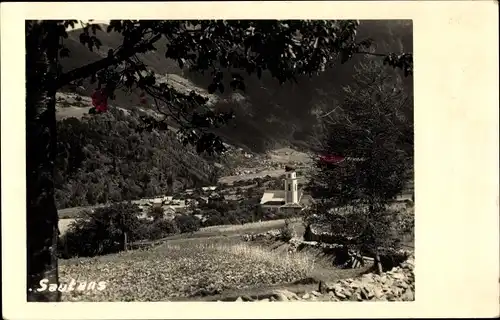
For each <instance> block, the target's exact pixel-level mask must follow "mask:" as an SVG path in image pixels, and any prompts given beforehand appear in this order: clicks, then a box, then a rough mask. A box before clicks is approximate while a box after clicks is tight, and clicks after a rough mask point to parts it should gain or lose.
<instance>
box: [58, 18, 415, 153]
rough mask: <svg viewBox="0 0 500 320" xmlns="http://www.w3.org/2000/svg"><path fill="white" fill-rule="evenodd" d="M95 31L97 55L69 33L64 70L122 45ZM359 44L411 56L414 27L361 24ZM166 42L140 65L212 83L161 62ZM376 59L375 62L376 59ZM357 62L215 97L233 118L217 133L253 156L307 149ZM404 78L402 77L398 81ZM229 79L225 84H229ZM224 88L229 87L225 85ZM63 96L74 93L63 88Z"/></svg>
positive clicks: (251, 83)
mask: <svg viewBox="0 0 500 320" xmlns="http://www.w3.org/2000/svg"><path fill="white" fill-rule="evenodd" d="M105 29H106V27H105V26H103V31H101V32H99V31H98V34H97V36H98V38H99V39H100V40H101V42H102V47H101V48H100V49H99V50H98V51H97V52H90V51H89V50H88V49H87V48H86V47H84V46H83V45H81V44H80V42H79V31H78V30H76V31H73V32H71V33H70V35H69V38H68V39H66V40H65V45H66V46H67V47H68V48H69V50H70V57H69V58H66V59H63V60H62V61H61V62H62V65H63V69H66V70H70V69H73V68H75V67H79V66H82V65H84V64H87V63H89V62H92V61H95V60H98V59H100V58H102V57H103V56H106V54H107V51H108V49H109V48H116V47H117V46H118V45H119V44H121V36H120V35H119V34H117V33H113V32H111V33H109V34H108V33H106V31H105ZM358 37H359V39H360V40H361V39H365V38H371V39H373V41H374V50H375V51H376V52H380V53H388V52H403V51H404V52H412V50H413V43H412V42H413V37H412V22H411V21H390V22H389V21H373V20H370V21H361V24H360V27H359V29H358ZM165 44H166V40H165V39H162V40H160V42H159V43H157V44H156V45H155V47H156V48H157V51H156V52H152V53H148V54H144V55H138V56H139V57H140V58H141V59H142V61H143V62H145V63H146V65H148V66H149V67H150V68H151V69H153V70H154V71H155V72H157V73H159V74H164V75H166V74H171V75H173V76H172V78H173V79H171V80H175V81H179V80H183V81H184V83H183V85H186V83H187V85H188V86H189V85H191V86H193V88H194V87H198V88H202V89H206V88H207V87H208V84H209V83H210V81H211V78H212V76H211V75H210V73H209V72H208V73H205V74H203V75H202V74H199V73H191V72H189V71H188V70H187V69H186V68H184V69H180V68H179V66H178V64H177V62H175V61H170V60H166V59H165V49H166V48H165ZM374 58H375V59H377V58H379V57H374ZM358 61H359V59H358V58H354V59H352V60H351V61H349V62H347V63H345V64H341V63H340V62H339V63H338V64H337V65H336V66H334V67H333V68H331V69H327V71H325V72H323V73H321V74H320V75H318V76H315V77H312V78H308V77H301V78H298V79H297V80H298V84H293V83H286V84H284V85H280V84H279V83H278V81H277V80H274V79H272V78H271V77H270V76H269V75H268V74H266V73H265V72H264V73H262V77H261V78H260V79H259V78H257V77H256V76H252V77H247V78H246V79H245V84H246V89H245V92H241V91H239V92H238V93H234V92H233V91H232V90H229V89H227V90H225V92H224V94H219V97H218V98H219V99H218V103H217V104H216V108H219V109H223V110H227V109H232V110H234V112H235V113H236V118H235V119H234V120H233V121H232V123H231V125H229V126H227V127H225V128H221V129H219V130H218V133H219V134H221V135H222V136H223V137H225V138H226V140H227V141H228V142H230V143H232V144H234V145H238V146H242V147H248V148H250V149H252V150H253V151H257V152H259V151H264V150H266V149H269V148H273V147H280V146H284V145H290V144H292V145H296V146H301V147H304V148H307V146H308V144H309V140H310V137H311V134H312V132H313V130H314V126H315V124H316V123H317V117H318V114H321V113H322V112H325V111H329V110H331V109H333V108H334V106H335V104H336V103H337V102H338V101H341V99H342V91H341V89H340V87H341V86H343V85H347V84H349V83H350V82H352V81H353V78H352V75H353V73H354V66H355V65H356V64H357V62H358ZM387 72H391V73H393V74H394V75H395V76H398V77H400V76H401V75H400V72H399V73H398V72H397V71H394V70H392V68H390V67H388V68H387ZM401 78H402V77H401ZM229 80H230V79H227V82H229ZM402 81H403V82H404V85H405V88H406V90H407V91H408V94H412V91H413V86H412V81H413V80H412V77H409V78H402ZM225 87H226V88H229V87H230V86H229V84H228V83H226V86H225ZM94 88H95V84H90V83H88V82H87V83H84V84H83V86H82V88H80V92H79V93H81V94H86V95H88V94H90V92H92V90H93V89H94ZM66 90H78V89H77V88H66ZM116 93H117V94H116V101H114V102H113V103H114V104H115V105H117V106H120V107H124V108H130V107H131V106H136V105H139V101H140V98H139V93H138V92H132V93H126V92H124V91H120V90H118V91H117V92H116Z"/></svg>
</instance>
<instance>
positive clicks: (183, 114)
mask: <svg viewBox="0 0 500 320" xmlns="http://www.w3.org/2000/svg"><path fill="white" fill-rule="evenodd" d="M76 23H78V21H75V20H68V21H62V20H50V21H48V20H47V21H27V22H26V128H27V129H26V130H27V132H26V138H27V150H26V154H27V159H26V160H27V161H26V163H27V167H26V175H27V186H28V187H27V188H28V190H27V234H28V239H27V261H28V262H27V263H28V274H27V280H28V282H27V284H28V285H27V297H28V301H58V300H60V294H59V293H58V292H57V291H56V292H49V291H43V292H37V291H36V288H37V287H38V284H39V281H40V280H41V279H43V278H48V279H49V280H50V282H51V283H57V282H58V274H57V258H56V251H57V250H56V247H57V237H58V229H57V225H58V217H57V211H56V206H55V202H54V163H55V161H56V146H57V140H56V118H55V94H56V92H57V90H59V89H60V88H62V87H63V86H66V85H70V84H72V83H73V84H75V83H76V82H78V81H80V80H82V79H86V78H91V80H92V81H93V82H97V85H96V87H98V88H101V89H103V90H105V92H106V94H107V96H109V97H110V98H111V99H112V98H113V96H114V91H115V90H116V89H117V88H119V87H125V88H128V89H130V90H135V89H140V90H142V91H144V92H145V93H146V94H147V95H148V96H149V98H150V99H152V100H153V101H154V103H155V106H156V108H157V110H158V111H159V112H160V113H161V114H162V115H163V116H164V119H162V120H163V122H162V123H165V122H168V121H173V122H175V123H176V124H177V125H178V126H179V127H180V134H181V135H182V136H183V141H184V142H185V143H191V144H194V145H195V146H196V147H197V150H198V151H199V152H203V151H208V152H220V151H222V150H223V149H224V145H223V144H222V141H221V139H220V138H219V137H217V136H216V135H214V133H213V132H211V131H210V130H211V129H213V128H214V127H218V126H222V125H224V124H225V123H226V122H227V121H228V120H230V119H231V118H232V114H231V113H222V112H221V113H219V112H214V111H213V110H211V109H210V108H209V105H208V102H209V101H208V99H207V98H206V97H203V96H201V95H200V94H197V93H195V92H191V93H188V94H185V93H180V92H177V91H176V90H175V89H174V88H172V87H171V86H169V85H168V84H166V83H164V82H160V81H157V77H156V76H155V74H154V72H153V71H151V70H149V69H148V67H147V65H145V64H144V63H143V62H142V61H141V59H140V58H139V57H138V54H141V53H145V52H148V51H152V50H155V45H157V44H158V43H159V40H160V39H163V40H164V42H163V44H164V45H166V46H167V50H166V54H165V58H166V59H173V60H175V61H177V62H178V64H179V66H180V67H181V68H184V67H186V68H189V69H190V70H192V71H195V72H201V73H203V72H211V74H212V75H213V82H212V83H211V84H210V85H209V86H208V91H209V92H215V91H220V92H223V91H224V90H226V88H224V86H223V84H222V78H223V76H224V74H223V72H222V71H223V70H225V71H230V73H231V82H230V86H231V89H233V90H245V84H244V76H243V75H244V73H247V74H248V75H252V74H256V75H257V76H258V77H260V76H261V75H262V72H268V73H269V74H270V75H271V76H272V77H274V78H276V79H277V80H278V81H279V82H280V83H284V82H286V81H293V80H294V79H295V77H296V76H297V75H314V74H317V73H318V72H321V71H323V70H325V68H327V67H329V66H330V65H332V64H333V63H335V62H337V61H339V60H340V61H341V62H345V61H347V60H348V59H350V58H351V57H352V55H354V54H356V53H359V52H362V51H364V50H367V48H368V47H369V46H370V41H357V39H356V28H357V27H358V24H359V22H357V21H347V20H346V21H322V20H321V21H320V20H314V21H299V20H293V21H276V20H273V21H267V20H257V21H246V20H245V21H240V20H231V21H222V20H218V21H213V20H212V21H209V20H203V21H177V20H171V21H155V20H142V21H139V20H125V21H111V22H110V24H109V26H108V31H116V32H119V33H121V35H122V36H123V41H122V43H121V44H120V45H119V46H117V47H116V48H111V49H109V50H108V54H107V56H106V57H104V58H102V59H100V60H98V61H95V62H92V63H89V64H87V65H85V66H82V67H78V68H76V69H73V70H69V71H66V72H62V70H61V68H60V63H59V60H60V58H63V57H65V56H69V55H70V54H72V53H71V52H69V50H68V49H67V48H66V47H65V46H64V39H65V38H67V32H66V30H67V28H68V27H74V26H75V24H76ZM83 26H84V27H83V29H82V33H81V35H80V42H81V43H82V44H83V45H85V46H86V47H87V48H88V49H89V50H93V49H94V48H99V47H100V45H101V42H100V41H99V39H98V38H97V37H96V35H95V34H96V31H97V30H98V29H100V28H101V27H100V26H99V25H97V24H92V23H83ZM384 59H385V61H386V62H387V63H389V64H390V65H392V66H394V67H400V68H402V69H403V70H405V72H409V73H411V68H412V59H411V56H410V55H399V56H395V55H387V56H384ZM155 126H156V128H164V125H160V123H157V124H156V125H155ZM148 128H149V129H151V126H149V127H148Z"/></svg>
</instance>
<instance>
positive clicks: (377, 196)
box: [26, 20, 415, 302]
mask: <svg viewBox="0 0 500 320" xmlns="http://www.w3.org/2000/svg"><path fill="white" fill-rule="evenodd" d="M412 41H413V40H412V21H411V20H371V21H367V20H366V21H365V20H199V21H191V20H110V21H108V22H106V23H99V22H94V21H93V20H90V21H77V20H42V21H26V77H27V78H26V129H27V131H26V141H27V149H26V164H27V188H28V189H27V190H28V192H27V248H28V256H27V262H28V265H27V268H28V274H27V276H28V287H27V298H28V301H100V302H102V301H413V300H414V291H415V286H414V275H413V267H414V256H413V249H414V234H413V229H414V223H413V222H414V209H413V208H414V201H415V198H414V192H413V153H414V152H413V149H414V146H413V136H414V133H413V82H412V71H413V58H412Z"/></svg>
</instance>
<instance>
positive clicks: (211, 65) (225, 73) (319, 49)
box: [27, 20, 413, 152]
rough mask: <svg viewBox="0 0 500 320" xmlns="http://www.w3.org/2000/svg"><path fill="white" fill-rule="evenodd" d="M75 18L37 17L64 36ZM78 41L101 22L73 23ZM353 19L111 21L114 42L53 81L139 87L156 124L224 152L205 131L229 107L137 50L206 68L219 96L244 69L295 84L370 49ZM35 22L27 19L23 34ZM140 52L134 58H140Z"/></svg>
mask: <svg viewBox="0 0 500 320" xmlns="http://www.w3.org/2000/svg"><path fill="white" fill-rule="evenodd" d="M77 22H78V21H75V20H68V21H62V20H52V21H43V22H41V24H42V25H44V29H43V30H44V31H45V32H46V33H47V35H50V36H57V37H60V38H61V39H66V38H68V33H67V31H66V28H67V27H68V26H74V24H75V23H77ZM80 23H81V24H82V25H83V26H84V27H83V28H82V29H81V33H80V36H79V41H80V42H81V44H82V45H84V46H86V47H87V48H88V49H90V50H91V51H93V50H99V49H100V47H101V45H102V42H101V41H100V40H99V38H98V37H97V34H98V33H99V31H101V29H102V28H101V26H100V25H97V24H94V23H92V21H90V22H89V23H85V22H80ZM359 24H360V22H359V21H357V20H256V21H251V20H197V21H196V20H192V21H182V20H169V21H159V20H112V21H111V22H110V23H109V26H107V28H106V32H107V33H110V32H116V33H119V34H121V36H122V42H121V44H120V45H118V46H117V47H115V48H113V47H112V48H110V49H109V50H108V52H107V56H106V57H104V58H102V59H101V60H98V61H95V62H93V63H90V64H88V65H86V66H83V67H79V68H75V69H73V70H69V71H67V72H61V73H60V74H59V76H58V81H57V86H58V87H62V86H64V85H67V84H69V83H73V82H75V81H76V82H78V81H81V80H82V79H86V78H90V79H91V80H92V82H96V83H97V87H98V88H101V87H104V89H105V90H106V91H107V93H108V96H110V97H111V98H114V92H115V91H116V90H117V89H119V88H125V89H127V90H134V89H140V90H142V91H143V92H145V93H147V95H148V96H149V97H150V100H152V101H153V102H154V103H153V105H154V106H155V107H156V108H157V110H158V111H159V112H161V113H162V114H163V115H164V119H163V120H162V121H167V120H171V121H174V122H175V123H176V124H178V125H179V126H180V127H181V128H180V129H181V132H182V133H183V135H184V136H183V139H184V142H185V143H193V144H195V145H197V149H198V150H200V151H207V152H221V151H224V149H225V148H224V145H223V144H222V141H221V140H220V138H219V136H218V135H215V134H213V132H211V130H212V129H213V128H217V127H220V126H223V125H225V124H226V123H227V122H228V121H229V120H231V119H232V118H233V116H234V115H233V114H232V112H226V111H224V112H216V111H214V110H212V109H211V108H210V106H209V105H208V99H207V97H204V96H202V95H200V94H198V93H196V92H194V91H191V92H189V93H180V92H178V91H177V90H175V89H174V88H172V86H170V85H168V84H166V83H164V82H161V81H158V74H156V73H155V72H154V70H153V69H152V68H150V67H149V66H148V65H147V64H146V63H144V62H143V61H142V58H141V57H143V55H144V54H146V53H148V52H154V51H157V50H159V47H164V48H161V49H162V52H165V58H167V59H170V60H173V61H176V62H177V64H178V66H179V67H180V68H181V69H186V70H188V71H190V72H195V73H202V74H203V73H205V72H209V73H210V75H211V76H212V82H211V83H210V84H209V85H208V91H209V93H215V92H220V93H221V94H224V92H225V91H226V86H225V82H224V78H225V77H229V80H230V81H229V87H231V89H232V90H233V91H234V90H240V91H245V89H246V85H245V80H246V79H245V74H246V75H247V76H251V75H256V76H257V77H258V78H261V77H262V74H263V73H264V72H266V73H268V74H269V75H270V76H271V77H272V78H274V79H277V80H278V82H279V83H280V84H283V83H285V82H290V81H291V82H297V77H299V76H309V77H310V76H313V75H317V74H319V73H321V72H323V71H324V70H326V69H327V68H329V67H332V66H333V65H335V64H337V63H345V62H347V61H348V60H350V59H351V58H352V57H353V56H354V55H356V54H359V53H363V54H367V53H370V52H369V49H370V48H371V45H372V40H371V39H362V40H359V39H357V29H358V27H359ZM35 25H36V24H35V23H34V22H32V21H29V22H27V32H28V33H29V32H30V30H32V29H33V26H35ZM59 43H60V45H59V46H60V50H61V51H62V52H64V54H61V56H64V57H66V56H67V55H68V54H70V53H69V52H68V51H69V50H68V49H67V47H66V46H65V45H64V41H59ZM141 55H142V56H141ZM379 55H382V56H383V57H386V58H385V62H386V63H387V64H388V65H390V66H393V67H395V68H401V69H403V70H404V72H405V75H411V74H412V70H413V64H412V55H411V54H387V55H384V54H379Z"/></svg>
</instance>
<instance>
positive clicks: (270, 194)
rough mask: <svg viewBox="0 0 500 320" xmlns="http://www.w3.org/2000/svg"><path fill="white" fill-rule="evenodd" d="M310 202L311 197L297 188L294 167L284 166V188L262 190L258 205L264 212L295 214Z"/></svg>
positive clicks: (311, 200)
mask: <svg viewBox="0 0 500 320" xmlns="http://www.w3.org/2000/svg"><path fill="white" fill-rule="evenodd" d="M312 202H313V199H312V197H311V196H310V195H307V194H304V191H303V189H301V188H299V186H298V181H297V172H296V171H295V169H294V168H292V167H286V168H285V183H284V189H283V190H266V191H264V193H263V195H262V198H261V200H260V206H261V208H262V209H263V210H264V211H265V212H278V211H279V212H285V213H290V214H295V213H298V212H300V211H302V210H304V209H305V208H307V207H309V206H310V205H311V204H312Z"/></svg>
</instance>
